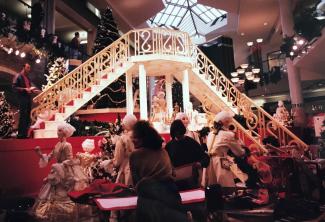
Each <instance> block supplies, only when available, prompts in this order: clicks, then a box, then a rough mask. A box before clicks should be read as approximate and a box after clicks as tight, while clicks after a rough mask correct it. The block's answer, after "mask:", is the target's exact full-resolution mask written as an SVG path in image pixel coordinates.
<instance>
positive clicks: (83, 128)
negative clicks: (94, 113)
mask: <svg viewBox="0 0 325 222" xmlns="http://www.w3.org/2000/svg"><path fill="white" fill-rule="evenodd" d="M69 123H70V124H71V125H72V126H73V127H74V128H75V129H76V131H75V133H74V134H73V136H95V135H96V134H98V133H100V132H103V131H109V132H110V134H112V135H119V134H120V133H121V131H122V126H121V118H120V115H119V114H117V119H116V122H115V123H109V122H101V121H86V120H79V119H77V118H70V120H69Z"/></svg>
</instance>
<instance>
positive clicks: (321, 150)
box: [319, 120, 325, 159]
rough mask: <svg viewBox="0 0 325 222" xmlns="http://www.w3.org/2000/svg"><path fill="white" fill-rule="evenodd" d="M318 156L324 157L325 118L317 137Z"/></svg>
mask: <svg viewBox="0 0 325 222" xmlns="http://www.w3.org/2000/svg"><path fill="white" fill-rule="evenodd" d="M319 157H320V158H322V159H325V120H324V121H323V126H322V131H321V133H320V138H319Z"/></svg>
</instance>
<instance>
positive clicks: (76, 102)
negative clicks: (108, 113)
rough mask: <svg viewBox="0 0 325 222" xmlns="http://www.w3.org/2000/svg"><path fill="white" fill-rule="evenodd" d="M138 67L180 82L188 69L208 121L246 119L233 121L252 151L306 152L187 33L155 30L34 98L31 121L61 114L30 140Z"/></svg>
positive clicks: (130, 36)
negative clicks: (271, 143)
mask: <svg viewBox="0 0 325 222" xmlns="http://www.w3.org/2000/svg"><path fill="white" fill-rule="evenodd" d="M139 64H144V66H145V67H146V66H148V69H151V70H153V71H155V69H164V68H166V70H168V71H169V72H170V70H171V69H173V68H174V72H172V74H171V75H173V76H174V77H175V78H177V79H178V80H180V81H181V80H182V71H184V70H188V72H189V82H190V84H189V85H190V87H189V89H190V92H191V93H192V94H193V95H194V96H195V97H197V98H198V99H199V100H200V101H201V102H202V103H203V105H204V107H205V109H206V111H207V113H208V114H209V115H210V116H211V115H212V114H213V113H215V112H217V111H220V110H224V109H226V110H229V111H232V112H234V113H236V114H240V115H243V116H244V117H245V118H246V129H245V128H244V127H243V126H241V125H240V124H239V123H237V122H236V121H234V126H235V130H236V132H237V135H239V137H240V138H241V139H242V140H243V141H246V142H247V143H249V146H250V147H256V148H259V149H261V150H262V151H265V149H264V146H263V145H262V140H263V138H264V137H266V136H268V135H272V136H274V137H276V138H277V139H278V141H279V143H280V144H281V145H282V146H287V145H289V146H291V145H294V146H297V147H299V148H301V149H303V150H304V149H306V148H307V145H306V144H305V143H304V142H303V141H301V140H300V139H299V138H298V137H297V136H295V135H294V134H293V133H292V132H291V131H290V130H289V129H287V128H286V127H284V126H282V125H281V124H280V123H279V122H277V121H276V120H275V119H274V118H273V117H272V116H271V115H269V114H268V113H267V112H265V111H264V110H263V109H262V108H261V107H259V106H257V105H256V104H255V103H254V102H253V101H252V100H251V99H249V98H248V97H247V96H246V95H245V94H242V93H241V92H240V91H239V90H238V89H237V88H236V87H235V86H234V85H233V84H232V82H231V81H229V80H228V79H227V78H226V77H225V76H224V75H223V74H222V73H221V72H220V70H219V69H218V68H217V67H216V66H215V65H214V64H213V63H212V62H211V61H210V60H209V59H208V58H207V57H206V56H205V55H204V54H203V53H202V52H201V51H200V49H199V48H198V47H197V46H195V45H194V44H192V42H191V40H190V37H189V35H188V34H187V33H184V32H179V31H173V30H168V29H159V28H154V29H140V30H132V31H129V32H128V33H126V34H124V35H123V36H122V37H121V38H119V39H118V40H117V41H115V42H114V43H112V44H111V45H109V46H108V47H106V48H105V49H103V50H102V51H101V52H99V53H97V54H96V55H94V56H93V57H91V58H90V59H88V60H87V61H86V62H84V63H83V64H81V65H80V66H79V67H77V68H76V69H75V70H73V71H72V72H70V73H68V74H67V75H66V76H65V77H63V78H62V79H61V80H59V81H58V82H56V83H55V84H54V85H53V86H51V87H50V88H48V89H47V90H46V91H44V92H42V93H41V94H40V95H38V96H37V97H35V98H34V102H36V103H38V106H37V107H35V108H34V109H33V110H32V119H33V120H36V119H37V116H38V115H39V114H41V113H43V112H46V111H48V110H58V111H59V112H58V113H56V114H55V117H54V119H52V120H50V121H46V122H45V127H44V129H39V130H35V132H34V137H35V138H48V137H56V136H57V135H56V127H57V123H58V121H61V120H65V119H67V118H68V117H69V116H70V115H72V114H73V113H74V112H76V111H77V110H78V109H79V108H80V107H82V106H83V105H84V104H86V103H87V102H88V101H89V100H90V99H91V98H92V97H94V96H96V95H97V94H98V93H99V92H100V91H102V90H103V89H104V88H105V87H107V86H108V85H109V84H111V83H112V82H113V81H114V80H116V79H117V78H119V77H120V76H121V75H123V74H124V73H126V72H127V71H128V72H134V70H136V67H137V66H138V65H139ZM156 67H159V68H156ZM159 71H161V72H164V70H159Z"/></svg>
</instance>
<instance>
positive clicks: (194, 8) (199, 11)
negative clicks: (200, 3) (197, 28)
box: [192, 6, 202, 15]
mask: <svg viewBox="0 0 325 222" xmlns="http://www.w3.org/2000/svg"><path fill="white" fill-rule="evenodd" d="M192 10H193V11H194V12H195V13H196V14H198V15H201V14H202V11H201V10H200V9H199V8H198V7H196V6H194V7H192Z"/></svg>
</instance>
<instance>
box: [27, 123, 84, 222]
mask: <svg viewBox="0 0 325 222" xmlns="http://www.w3.org/2000/svg"><path fill="white" fill-rule="evenodd" d="M59 127H65V129H64V130H63V131H65V134H66V135H67V137H68V136H71V135H72V134H73V130H72V129H74V128H73V127H72V126H71V125H68V124H66V123H65V125H63V126H59ZM59 127H58V129H59ZM52 158H55V159H56V161H57V163H54V164H53V165H52V166H51V171H50V173H49V175H48V176H47V177H46V178H45V179H44V185H43V186H42V188H41V190H40V193H39V195H38V199H37V200H36V202H35V204H34V206H33V209H32V210H33V214H34V215H35V217H36V218H37V219H40V220H44V221H74V220H75V219H76V218H77V216H78V215H77V206H76V204H75V203H74V202H72V201H71V200H70V198H69V197H68V195H67V193H68V192H70V191H78V190H82V189H84V188H86V187H87V186H88V178H87V177H86V175H85V174H84V172H83V170H82V168H81V167H80V165H79V160H76V159H73V154H72V147H71V144H70V143H68V142H66V141H65V140H62V141H60V142H58V143H57V144H56V145H55V147H54V149H53V150H52V151H51V152H50V153H49V154H48V155H46V154H41V159H40V161H39V165H40V167H45V166H46V165H47V164H48V162H49V160H51V159H52Z"/></svg>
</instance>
